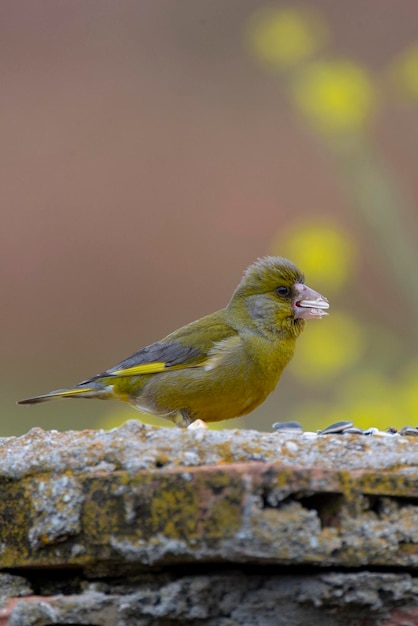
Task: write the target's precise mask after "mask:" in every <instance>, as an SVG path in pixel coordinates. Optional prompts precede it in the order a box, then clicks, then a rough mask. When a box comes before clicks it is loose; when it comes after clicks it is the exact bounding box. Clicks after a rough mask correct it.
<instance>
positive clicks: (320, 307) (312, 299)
mask: <svg viewBox="0 0 418 626" xmlns="http://www.w3.org/2000/svg"><path fill="white" fill-rule="evenodd" d="M295 289H296V292H297V293H296V296H295V297H294V299H293V310H294V312H295V319H303V320H308V319H314V318H318V319H321V317H322V316H323V315H328V313H327V312H326V310H325V309H328V308H329V303H328V300H327V299H326V298H324V296H321V294H320V293H318V292H317V291H314V290H313V289H310V288H309V287H307V286H306V285H303V284H302V283H296V285H295Z"/></svg>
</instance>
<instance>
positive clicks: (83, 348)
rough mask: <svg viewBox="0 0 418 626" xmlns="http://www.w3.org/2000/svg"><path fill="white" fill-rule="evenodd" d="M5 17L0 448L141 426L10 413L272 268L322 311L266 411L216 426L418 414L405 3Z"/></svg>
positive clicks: (317, 2) (408, 1)
mask: <svg viewBox="0 0 418 626" xmlns="http://www.w3.org/2000/svg"><path fill="white" fill-rule="evenodd" d="M0 12H1V19H0V31H1V44H0V46H1V48H2V54H1V55H0V65H1V74H2V89H1V92H2V93H1V99H0V120H1V122H0V123H1V125H2V132H1V136H2V141H1V144H0V159H1V167H0V172H1V174H0V175H1V177H2V182H1V192H0V193H1V206H2V221H1V231H0V238H1V246H0V255H1V261H0V289H1V294H2V301H3V305H2V325H1V335H2V350H1V359H0V368H1V413H0V415H1V417H0V434H1V435H3V436H4V435H11V434H20V433H23V432H25V431H26V430H28V429H29V428H31V427H33V426H41V427H42V428H45V429H49V428H54V429H58V430H65V429H70V428H71V429H73V428H74V429H83V428H99V427H102V428H111V427H113V426H116V425H118V424H121V423H123V422H124V421H125V420H127V419H133V418H138V417H140V416H139V415H138V413H136V412H135V411H134V410H133V409H131V408H130V407H129V406H128V405H124V404H122V403H116V402H106V403H104V402H103V403H102V402H100V401H90V402H88V401H82V400H80V401H79V402H78V401H59V402H54V403H49V404H43V405H38V406H34V407H22V406H19V407H18V406H16V405H15V402H16V400H17V399H21V398H24V397H28V396H30V395H35V394H38V393H43V392H47V391H50V390H52V389H55V388H59V387H64V386H70V385H72V384H74V383H76V382H79V381H80V380H82V379H83V378H86V377H89V376H90V375H93V374H95V373H97V372H99V371H102V370H104V369H106V368H108V367H111V366H113V365H114V364H116V363H117V362H118V361H119V360H121V359H122V358H124V357H126V356H128V355H129V354H131V353H132V352H134V351H135V350H137V349H139V348H140V347H142V346H143V345H146V344H148V343H151V342H153V341H155V340H157V339H160V338H161V337H162V336H164V335H166V334H167V333H169V332H170V331H172V330H174V329H175V328H177V327H178V326H180V325H182V324H185V323H187V322H189V321H192V320H194V319H196V318H198V317H200V316H202V315H204V314H206V313H209V312H212V311H214V310H216V309H218V308H221V307H222V306H224V305H225V304H226V303H227V301H228V299H229V297H230V296H231V294H232V291H233V289H234V288H235V286H236V284H237V283H238V281H239V279H240V278H241V275H242V272H243V270H244V269H245V268H246V267H247V266H248V265H249V264H250V263H251V262H252V261H254V260H255V259H256V258H257V257H259V256H263V255H266V254H277V255H282V256H288V257H290V258H291V259H292V260H293V261H294V262H295V263H297V264H298V265H300V267H301V268H302V269H303V271H304V272H305V274H306V280H307V284H308V285H309V286H311V287H312V288H314V289H316V290H318V291H320V292H321V293H323V294H324V295H326V296H327V297H328V298H329V300H330V302H331V307H332V308H331V315H330V316H329V317H328V318H325V319H323V320H322V321H317V320H313V321H311V322H310V323H308V324H307V328H306V331H305V333H304V334H303V336H302V337H301V338H300V339H299V343H298V349H297V351H296V352H297V354H296V357H295V358H294V360H293V362H292V363H291V365H290V366H289V367H288V369H287V370H286V372H285V374H284V375H283V377H282V380H281V382H280V383H279V386H278V388H277V390H276V392H275V393H274V394H272V395H271V396H270V397H269V399H268V400H267V402H266V403H265V404H264V405H262V406H261V407H259V408H258V409H257V410H256V411H255V412H254V413H252V414H251V415H249V416H247V417H245V418H244V419H242V420H231V421H229V422H226V423H221V424H218V425H216V427H222V428H224V427H237V426H240V427H245V428H255V429H260V430H271V425H272V423H273V422H275V421H278V420H280V421H283V420H298V421H300V422H302V424H303V426H304V428H305V429H307V430H309V429H317V428H321V427H324V426H326V425H327V424H329V423H331V422H333V421H337V420H341V419H350V420H352V421H354V422H355V423H356V424H357V425H358V426H362V427H368V426H376V427H378V428H382V429H383V428H386V427H388V426H395V427H396V426H402V425H405V424H412V425H416V424H417V423H418V350H417V344H418V341H417V340H418V328H417V313H418V276H417V270H418V249H417V236H418V219H417V204H418V177H417V160H418V39H417V29H416V24H417V21H418V3H417V2H416V0H402V1H401V2H394V1H393V0H380V2H379V3H377V2H368V3H365V2H364V1H363V0H351V1H350V2H349V3H344V2H335V1H334V0H314V1H307V2H304V3H298V2H289V3H285V2H283V3H282V2H276V3H274V2H273V3H271V4H264V3H263V2H261V1H260V0H227V1H225V0H222V1H221V0H215V1H214V0H200V1H199V2H196V1H195V0H183V1H182V2H173V1H172V0H158V1H155V0H142V1H141V2H134V1H132V0H118V2H113V1H109V0H91V1H90V2H85V1H84V0H71V2H68V0H66V1H63V0H55V1H54V2H48V3H46V2H43V3H42V2H33V1H32V0H22V1H21V2H18V3H13V2H9V3H4V4H3V6H2V7H1V9H0ZM144 419H145V421H147V422H148V423H158V424H160V425H162V424H164V425H168V422H164V421H163V420H153V419H152V418H150V417H149V416H148V417H145V418H144Z"/></svg>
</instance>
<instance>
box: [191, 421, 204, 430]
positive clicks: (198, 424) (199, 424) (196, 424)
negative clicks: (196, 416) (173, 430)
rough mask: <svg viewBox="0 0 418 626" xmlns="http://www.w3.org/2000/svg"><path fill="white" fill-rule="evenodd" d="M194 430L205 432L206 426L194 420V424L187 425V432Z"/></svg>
mask: <svg viewBox="0 0 418 626" xmlns="http://www.w3.org/2000/svg"><path fill="white" fill-rule="evenodd" d="M195 428H204V429H205V430H207V429H208V425H207V424H206V422H204V421H203V420H195V421H194V422H192V423H191V424H189V426H188V427H187V430H192V429H195Z"/></svg>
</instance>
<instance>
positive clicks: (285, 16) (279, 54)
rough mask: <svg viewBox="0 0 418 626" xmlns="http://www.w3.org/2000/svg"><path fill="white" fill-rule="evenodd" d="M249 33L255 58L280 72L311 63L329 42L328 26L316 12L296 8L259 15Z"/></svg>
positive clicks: (251, 25) (264, 11)
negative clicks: (304, 62)
mask: <svg viewBox="0 0 418 626" xmlns="http://www.w3.org/2000/svg"><path fill="white" fill-rule="evenodd" d="M247 33H248V42H249V44H250V47H251V49H252V52H253V53H254V55H255V56H256V57H258V58H259V59H261V60H263V61H267V62H268V63H271V64H272V65H273V66H274V67H276V68H277V69H279V70H281V69H286V68H288V67H291V66H294V65H297V64H298V63H300V62H302V61H304V60H306V59H308V58H309V57H311V56H312V55H313V54H314V52H315V51H316V50H318V48H319V47H321V46H322V45H323V43H324V41H325V40H326V38H327V31H326V28H325V24H324V22H323V21H322V20H321V19H320V18H319V17H318V16H317V15H316V14H315V13H314V12H312V11H311V10H308V9H303V8H293V7H292V8H290V7H289V8H282V9H274V8H270V9H261V10H260V11H257V12H256V13H255V14H254V15H253V16H252V17H251V18H250V20H249V22H248V28H247Z"/></svg>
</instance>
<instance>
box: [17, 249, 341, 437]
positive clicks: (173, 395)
mask: <svg viewBox="0 0 418 626" xmlns="http://www.w3.org/2000/svg"><path fill="white" fill-rule="evenodd" d="M328 307H329V304H328V300H327V299H326V298H324V297H323V296H321V295H320V294H319V293H317V292H316V291H313V289H310V288H309V287H307V286H306V285H305V280H304V276H303V274H302V273H301V272H300V271H299V269H298V268H297V267H296V266H295V265H293V263H291V261H289V260H287V259H284V258H282V257H264V258H261V259H258V260H257V261H256V262H255V263H253V264H252V265H250V267H249V268H248V269H247V270H246V271H245V273H244V276H243V278H242V280H241V282H240V283H239V285H238V287H237V288H236V289H235V291H234V293H233V295H232V298H231V300H230V302H229V304H228V305H227V306H226V307H225V308H224V309H221V310H220V311H216V312H215V313H211V314H210V315H207V316H205V317H202V318H201V319H199V320H197V321H195V322H191V323H190V324H187V325H186V326H183V327H182V328H179V329H178V330H175V331H174V332H173V333H171V334H170V335H167V337H165V338H164V339H161V341H157V342H156V343H153V344H151V345H149V346H146V347H145V348H142V350H139V351H138V352H135V354H133V355H132V356H130V357H128V358H127V359H124V360H123V361H121V362H120V363H118V364H117V365H115V367H112V368H110V369H108V370H106V371H105V372H102V373H101V374H97V375H96V376H93V377H92V378H89V379H88V380H84V381H83V382H81V383H79V384H78V385H75V387H71V388H69V389H58V390H57V391H51V392H50V393H47V394H45V395H42V396H36V397H34V398H27V399H26V400H21V401H20V402H19V404H36V403H37V402H44V401H46V400H52V399H53V398H99V399H103V400H107V399H117V400H123V401H125V402H129V403H130V404H132V405H133V406H134V407H135V408H136V409H139V410H140V411H145V412H147V413H152V414H153V415H158V416H160V417H165V418H166V419H168V420H171V421H172V422H174V423H175V424H177V425H178V426H182V427H187V426H190V424H192V423H193V422H195V421H196V420H202V421H203V422H215V421H218V420H226V419H230V418H233V417H239V416H241V415H246V414H247V413H250V412H251V411H252V410H253V409H255V408H256V407H257V406H258V405H259V404H261V403H262V402H263V401H264V400H265V399H266V397H267V396H268V395H269V393H271V392H272V391H273V389H274V388H275V387H276V385H277V382H278V380H279V378H280V375H281V374H282V372H283V370H284V368H285V367H286V365H287V364H288V363H289V361H290V359H291V358H292V356H293V353H294V350H295V343H296V339H297V338H298V336H299V335H300V333H301V332H302V330H303V328H304V326H305V320H306V319H312V318H321V317H322V316H323V315H327V313H326V309H328Z"/></svg>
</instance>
